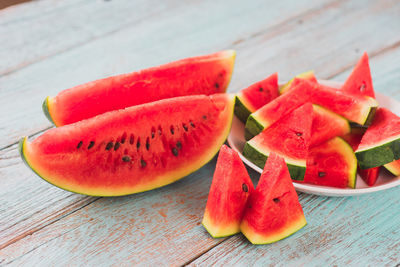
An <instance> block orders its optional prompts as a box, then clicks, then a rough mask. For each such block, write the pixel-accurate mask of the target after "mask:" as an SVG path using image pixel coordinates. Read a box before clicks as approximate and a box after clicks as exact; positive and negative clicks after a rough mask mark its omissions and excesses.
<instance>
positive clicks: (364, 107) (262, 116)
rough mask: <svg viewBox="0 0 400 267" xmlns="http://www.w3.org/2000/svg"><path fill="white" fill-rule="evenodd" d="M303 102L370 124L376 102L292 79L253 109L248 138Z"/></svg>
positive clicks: (360, 122) (248, 122) (351, 119)
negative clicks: (288, 86)
mask: <svg viewBox="0 0 400 267" xmlns="http://www.w3.org/2000/svg"><path fill="white" fill-rule="evenodd" d="M306 102H312V103H313V104H317V105H320V106H322V107H325V108H327V109H329V110H331V111H333V112H335V113H337V114H339V115H341V116H343V117H344V118H346V119H348V120H350V121H353V122H356V123H359V124H362V125H363V124H369V123H370V120H371V117H372V116H373V114H374V112H375V109H376V107H377V105H378V103H377V102H376V100H375V99H373V98H370V97H365V96H354V95H349V94H345V93H343V92H341V91H339V90H332V89H331V88H328V87H326V86H323V85H319V84H316V83H312V82H309V81H306V80H302V79H297V78H296V79H295V80H294V81H293V89H291V90H289V91H288V92H287V93H285V94H284V95H281V96H280V97H278V98H276V99H275V100H273V101H271V102H270V103H268V104H266V105H264V106H263V107H262V108H260V109H259V110H257V111H256V112H254V113H252V114H251V115H250V116H249V118H248V119H247V122H246V134H245V137H246V138H247V139H249V138H251V137H253V136H255V135H257V134H258V133H260V132H261V131H262V130H263V129H266V128H268V127H269V126H270V125H272V124H273V123H274V122H276V121H277V120H279V119H280V118H281V117H283V116H285V115H287V114H288V113H290V112H291V111H292V110H293V109H295V108H297V107H299V106H301V105H303V104H304V103H306Z"/></svg>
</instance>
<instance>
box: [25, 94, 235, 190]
mask: <svg viewBox="0 0 400 267" xmlns="http://www.w3.org/2000/svg"><path fill="white" fill-rule="evenodd" d="M233 106H234V97H233V96H231V95H227V94H216V95H212V96H204V95H200V96H185V97H176V98H170V99H164V100H160V101H156V102H152V103H148V104H143V105H139V106H133V107H130V108H126V109H122V110H116V111H111V112H107V113H104V114H102V115H99V116H96V117H94V118H91V119H87V120H84V121H80V122H77V123H74V124H70V125H66V126H63V127H59V128H53V129H50V130H48V131H46V132H45V133H44V134H43V135H41V136H39V137H38V138H36V139H35V140H34V141H33V142H28V141H27V139H26V138H24V139H23V140H21V142H20V153H21V157H22V159H23V160H24V161H25V162H26V163H27V165H28V166H29V167H30V168H31V169H32V170H33V171H34V172H35V173H37V174H38V175H39V176H40V177H42V178H43V179H44V180H46V181H48V182H49V183H51V184H54V185H55V186H58V187H60V188H63V189H65V190H69V191H72V192H77V193H80V194H86V195H96V196H119V195H126V194H132V193H136V192H141V191H146V190H150V189H153V188H157V187H160V186H163V185H166V184H169V183H172V182H174V181H176V180H178V179H180V178H182V177H184V176H186V175H188V174H190V173H192V172H194V171H195V170H197V169H199V168H200V167H201V166H203V165H204V164H205V163H207V162H208V161H209V160H211V159H212V157H213V156H214V155H215V154H216V153H217V152H218V150H219V148H220V147H221V145H222V144H223V143H224V141H225V139H226V137H227V136H228V133H229V130H230V126H231V121H232V118H233Z"/></svg>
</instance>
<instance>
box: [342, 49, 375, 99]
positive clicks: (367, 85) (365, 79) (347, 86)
mask: <svg viewBox="0 0 400 267" xmlns="http://www.w3.org/2000/svg"><path fill="white" fill-rule="evenodd" d="M341 90H342V91H344V92H349V93H352V94H355V95H366V96H370V97H373V98H375V92H374V87H373V85H372V78H371V70H370V68H369V61H368V55H367V53H366V52H365V53H364V54H363V55H362V57H361V58H360V60H359V61H358V63H357V65H356V66H355V67H354V69H353V71H352V73H351V74H350V76H349V77H348V78H347V80H346V82H345V83H344V84H343V86H342V88H341Z"/></svg>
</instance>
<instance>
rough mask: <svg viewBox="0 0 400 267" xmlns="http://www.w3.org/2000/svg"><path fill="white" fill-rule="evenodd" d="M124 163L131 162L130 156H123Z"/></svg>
mask: <svg viewBox="0 0 400 267" xmlns="http://www.w3.org/2000/svg"><path fill="white" fill-rule="evenodd" d="M122 161H124V162H130V161H131V157H129V156H123V157H122Z"/></svg>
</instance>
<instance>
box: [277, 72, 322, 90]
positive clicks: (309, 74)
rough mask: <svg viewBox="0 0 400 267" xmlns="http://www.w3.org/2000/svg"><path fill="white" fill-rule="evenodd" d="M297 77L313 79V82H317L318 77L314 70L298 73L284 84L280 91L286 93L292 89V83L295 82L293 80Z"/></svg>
mask: <svg viewBox="0 0 400 267" xmlns="http://www.w3.org/2000/svg"><path fill="white" fill-rule="evenodd" d="M295 78H301V79H304V80H307V81H311V82H315V83H316V82H317V78H315V75H314V71H312V70H310V71H307V72H303V73H300V74H298V75H296V76H295V77H294V78H293V79H291V80H290V81H288V82H287V83H285V84H284V85H282V86H281V88H280V89H279V92H280V93H281V94H284V93H286V92H287V91H288V90H290V89H291V88H292V86H291V85H292V84H293V81H294V79H295Z"/></svg>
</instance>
